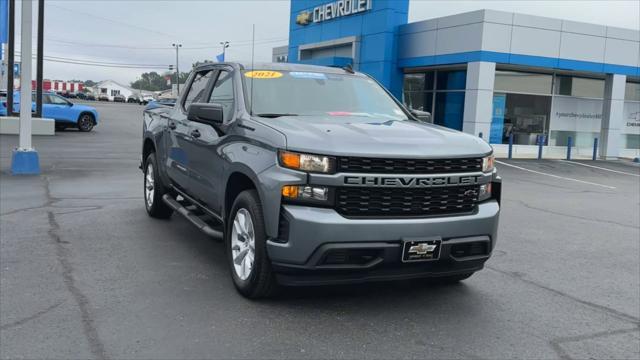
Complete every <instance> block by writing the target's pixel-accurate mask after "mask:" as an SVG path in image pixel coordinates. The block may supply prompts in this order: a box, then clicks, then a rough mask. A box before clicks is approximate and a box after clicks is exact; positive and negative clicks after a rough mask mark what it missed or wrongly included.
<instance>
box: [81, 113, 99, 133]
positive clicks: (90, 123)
mask: <svg viewBox="0 0 640 360" xmlns="http://www.w3.org/2000/svg"><path fill="white" fill-rule="evenodd" d="M95 125H96V121H95V119H94V118H93V115H91V114H88V113H84V114H80V118H79V119H78V130H80V131H82V132H89V131H91V130H93V127H94V126H95Z"/></svg>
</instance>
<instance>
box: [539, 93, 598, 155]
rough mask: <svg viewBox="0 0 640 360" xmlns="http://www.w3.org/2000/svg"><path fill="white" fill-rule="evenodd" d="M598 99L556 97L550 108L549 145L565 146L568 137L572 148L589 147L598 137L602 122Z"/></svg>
mask: <svg viewBox="0 0 640 360" xmlns="http://www.w3.org/2000/svg"><path fill="white" fill-rule="evenodd" d="M602 103H603V101H602V100H600V99H585V98H579V97H573V96H556V97H555V98H554V99H553V105H552V108H551V123H550V137H551V138H550V139H549V145H552V146H566V145H567V144H568V141H569V140H568V139H569V136H571V138H572V142H573V145H574V146H577V147H590V146H592V145H593V139H594V138H597V137H600V135H599V134H600V123H601V122H602Z"/></svg>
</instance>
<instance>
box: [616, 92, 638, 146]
mask: <svg viewBox="0 0 640 360" xmlns="http://www.w3.org/2000/svg"><path fill="white" fill-rule="evenodd" d="M622 116H623V121H622V129H621V132H622V148H624V149H640V102H639V101H625V102H624V108H623V111H622Z"/></svg>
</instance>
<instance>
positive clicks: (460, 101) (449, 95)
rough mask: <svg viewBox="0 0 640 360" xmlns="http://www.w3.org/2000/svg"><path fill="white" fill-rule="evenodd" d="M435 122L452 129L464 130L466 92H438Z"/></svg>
mask: <svg viewBox="0 0 640 360" xmlns="http://www.w3.org/2000/svg"><path fill="white" fill-rule="evenodd" d="M435 105H436V106H435V109H434V117H433V122H434V123H435V124H438V125H442V126H446V127H448V128H451V129H456V130H462V117H463V114H464V91H450V92H436V104H435Z"/></svg>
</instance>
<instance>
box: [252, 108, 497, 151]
mask: <svg viewBox="0 0 640 360" xmlns="http://www.w3.org/2000/svg"><path fill="white" fill-rule="evenodd" d="M256 120H257V121H260V122H262V123H264V124H266V125H268V126H270V127H272V128H275V129H276V130H278V131H281V132H282V133H284V135H285V136H286V138H287V149H288V150H293V151H300V152H309V153H315V154H326V155H349V156H368V157H399V158H407V157H416V158H421V157H426V158H431V157H464V156H483V155H486V154H488V153H490V152H491V150H492V149H491V146H489V144H487V143H486V142H485V141H484V140H482V139H480V138H478V137H475V136H472V135H469V134H465V133H462V132H460V131H456V130H452V129H448V128H445V127H441V126H437V125H432V124H426V123H420V122H416V121H396V120H378V119H375V118H368V117H362V116H283V117H279V118H274V119H265V118H256Z"/></svg>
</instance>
